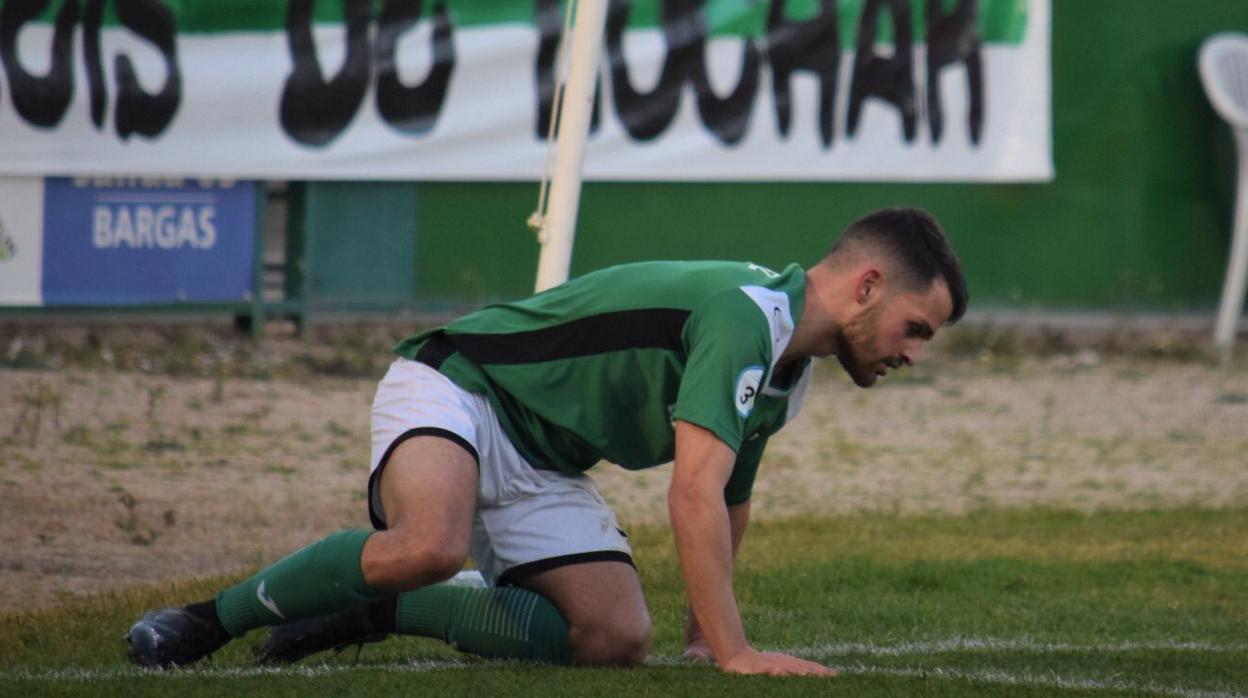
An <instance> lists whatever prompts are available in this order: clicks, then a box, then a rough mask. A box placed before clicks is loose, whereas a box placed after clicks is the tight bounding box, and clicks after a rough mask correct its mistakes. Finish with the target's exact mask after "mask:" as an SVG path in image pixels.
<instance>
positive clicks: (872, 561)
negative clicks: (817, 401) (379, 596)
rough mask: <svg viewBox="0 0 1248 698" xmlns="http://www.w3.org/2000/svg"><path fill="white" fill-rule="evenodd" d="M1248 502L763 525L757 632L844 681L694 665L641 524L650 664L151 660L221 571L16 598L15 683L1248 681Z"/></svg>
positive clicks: (437, 687) (332, 688)
mask: <svg viewBox="0 0 1248 698" xmlns="http://www.w3.org/2000/svg"><path fill="white" fill-rule="evenodd" d="M1245 532H1248V510H1244V509H1220V510H1200V509H1181V510H1168V511H1136V512H1115V513H1109V512H1106V513H1093V514H1085V513H1076V512H1070V511H1050V510H1023V511H981V512H977V513H973V514H970V515H966V516H948V515H941V516H926V517H923V516H916V517H900V518H899V517H895V516H890V515H884V514H854V515H847V516H843V517H837V518H823V519H817V518H793V519H788V520H781V521H766V522H763V523H760V524H758V525H755V526H753V527H752V528H751V531H750V533H749V535H748V536H747V539H746V545H745V547H744V549H743V551H742V558H741V564H740V570H739V572H738V576H737V581H736V585H737V590H738V595H739V597H740V601H741V607H742V612H743V615H744V617H745V622H746V627H747V629H748V631H749V632H750V635H751V637H752V639H753V641H754V642H755V643H756V644H757V645H758V646H760V647H764V648H769V649H777V650H784V651H787V652H792V653H795V654H798V655H801V656H803V657H807V658H810V659H814V660H817V661H820V662H823V663H826V664H828V665H830V666H833V667H836V668H837V669H838V670H839V671H840V676H839V677H838V678H836V679H832V680H821V679H798V678H792V679H772V678H761V677H758V678H755V677H750V678H741V677H728V676H724V675H721V674H718V673H717V672H715V671H714V670H713V669H710V668H708V667H705V666H697V665H692V664H688V663H685V662H682V661H680V660H678V659H677V655H678V654H679V652H680V649H681V647H680V637H679V631H680V628H681V618H682V614H683V597H682V593H683V592H682V585H681V583H680V577H679V571H678V568H677V563H676V559H675V556H674V553H673V547H672V544H671V540H670V534H669V533H668V532H667V531H666V529H665V528H663V527H657V526H651V527H644V528H641V529H639V530H636V531H635V532H634V533H633V540H634V545H635V551H636V557H637V561H638V564H639V566H640V569H641V572H642V578H643V583H644V585H645V587H646V590H647V593H648V598H649V601H650V605H651V612H652V614H653V617H654V620H655V628H656V636H655V645H654V650H653V656H652V659H651V662H650V664H649V665H648V666H647V667H645V668H643V669H640V670H627V671H625V670H588V669H577V670H569V669H559V668H552V667H539V666H531V665H521V664H508V663H486V662H480V661H475V660H472V659H470V658H465V657H461V656H458V655H455V654H454V653H452V652H450V651H449V650H447V649H445V648H443V647H441V646H439V645H437V644H434V643H431V642H428V641H422V640H410V639H391V640H388V641H386V642H384V643H381V644H377V645H370V646H368V647H366V648H364V649H363V650H362V652H360V653H359V654H358V656H357V654H356V652H355V651H354V650H348V651H346V652H344V653H343V654H341V655H337V656H328V657H326V658H324V659H318V658H313V659H311V660H307V661H306V662H305V663H304V664H302V665H299V666H297V667H295V668H291V669H283V670H269V669H263V670H262V669H258V668H256V667H255V666H254V665H253V664H252V663H251V662H250V661H249V649H250V646H252V645H254V644H257V643H258V642H259V639H260V635H259V633H257V634H253V635H251V636H248V637H247V638H245V639H243V640H241V641H238V642H235V643H233V645H231V646H230V647H228V648H226V650H224V651H222V652H220V653H218V655H217V656H216V657H214V658H213V659H212V660H211V661H210V662H206V663H204V664H202V665H200V666H197V667H196V668H194V669H191V670H185V671H178V672H173V673H163V674H162V673H143V672H140V671H138V670H135V669H133V668H131V667H130V666H128V664H127V663H126V662H125V660H124V658H123V649H124V646H123V643H122V641H121V639H120V638H121V636H122V633H123V632H124V630H125V628H126V627H127V625H128V623H129V622H130V621H131V620H132V619H133V618H134V617H136V616H137V615H138V614H139V613H140V612H141V611H142V610H143V609H146V608H150V607H153V606H157V605H161V604H166V603H170V602H174V601H178V602H184V601H185V600H187V599H190V598H196V597H203V596H207V595H209V594H210V593H212V591H213V590H215V589H216V588H217V587H218V586H219V585H220V584H221V583H223V582H225V581H228V580H225V579H204V580H195V581H190V582H184V583H178V584H173V585H165V586H162V587H158V588H150V589H145V590H134V591H128V592H124V593H119V594H113V595H106V596H97V597H93V598H90V599H88V600H85V601H80V602H77V603H74V604H72V605H68V606H63V607H59V608H55V609H52V610H45V611H41V612H37V613H34V614H25V615H21V614H18V615H13V614H10V615H6V616H2V617H0V695H13V696H18V695H89V696H105V695H108V696H116V695H126V696H145V695H168V694H170V693H174V692H177V693H178V694H181V695H190V696H196V695H241V694H251V695H259V694H263V695H308V694H318V695H323V694H342V695H345V694H351V695H388V694H398V693H404V694H413V695H435V696H436V695H520V694H533V693H540V694H541V695H554V696H560V695H576V696H584V695H625V694H643V695H715V696H725V697H727V696H746V695H751V696H752V695H768V696H771V695H803V696H805V695H813V694H839V695H852V696H895V695H925V696H988V695H1016V696H1052V695H1061V696H1077V695H1089V696H1091V695H1095V696H1116V695H1122V696H1140V695H1171V696H1191V697H1197V696H1209V697H1212V696H1235V695H1248V535H1245Z"/></svg>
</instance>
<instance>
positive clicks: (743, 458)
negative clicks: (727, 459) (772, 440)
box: [724, 436, 768, 506]
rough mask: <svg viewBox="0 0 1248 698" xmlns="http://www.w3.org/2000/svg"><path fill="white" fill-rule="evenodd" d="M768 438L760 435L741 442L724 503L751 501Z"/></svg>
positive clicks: (726, 486) (732, 503)
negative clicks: (755, 478) (755, 479)
mask: <svg viewBox="0 0 1248 698" xmlns="http://www.w3.org/2000/svg"><path fill="white" fill-rule="evenodd" d="M767 439H768V437H767V436H759V437H758V438H757V439H753V440H750V441H746V442H745V443H743V444H741V449H740V450H739V451H737V462H736V464H735V465H733V467H732V476H731V477H729V478H728V484H727V485H724V504H727V505H728V506H734V505H737V504H744V503H745V502H748V501H750V495H752V494H753V493H754V477H755V476H756V475H758V464H759V463H760V462H761V461H762V459H763V450H764V449H766V448H767Z"/></svg>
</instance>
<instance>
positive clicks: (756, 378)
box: [733, 366, 763, 417]
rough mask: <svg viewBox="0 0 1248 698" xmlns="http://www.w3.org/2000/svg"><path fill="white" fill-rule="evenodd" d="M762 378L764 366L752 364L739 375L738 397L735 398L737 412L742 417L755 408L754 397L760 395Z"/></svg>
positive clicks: (734, 405) (734, 404) (734, 403)
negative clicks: (759, 387) (759, 386)
mask: <svg viewBox="0 0 1248 698" xmlns="http://www.w3.org/2000/svg"><path fill="white" fill-rule="evenodd" d="M762 380H763V367H762V366H750V367H749V368H747V369H745V370H744V371H742V372H741V374H740V375H739V376H737V390H736V398H735V399H734V400H733V407H736V408H737V414H739V415H741V416H742V417H748V416H749V415H750V411H751V410H753V409H754V399H755V398H757V397H758V385H759V383H761V382H762Z"/></svg>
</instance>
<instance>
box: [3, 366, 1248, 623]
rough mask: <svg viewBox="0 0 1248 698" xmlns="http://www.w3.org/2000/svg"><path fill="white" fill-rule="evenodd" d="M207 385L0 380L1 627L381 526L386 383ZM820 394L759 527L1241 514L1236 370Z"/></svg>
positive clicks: (629, 515) (651, 504) (834, 378)
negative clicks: (376, 411)
mask: <svg viewBox="0 0 1248 698" xmlns="http://www.w3.org/2000/svg"><path fill="white" fill-rule="evenodd" d="M379 363H380V362H379ZM206 372H207V373H209V374H211V375H207V376H204V377H196V376H181V377H179V376H169V375H148V374H144V373H141V372H138V371H134V370H125V371H119V370H116V369H114V368H108V367H91V368H61V369H59V370H56V371H51V370H27V369H10V370H0V511H2V512H3V515H2V516H0V580H3V583H2V584H0V612H2V611H5V610H11V609H17V608H19V607H20V608H31V607H32V606H40V605H50V604H54V603H56V602H58V601H60V600H62V599H65V598H69V597H73V596H76V595H80V594H86V593H92V592H97V591H101V590H106V589H111V588H118V587H124V586H132V585H136V584H143V583H153V582H159V581H165V580H170V579H176V578H184V577H190V576H199V575H208V574H220V573H230V572H236V571H238V570H240V569H242V568H245V567H248V566H253V565H256V564H259V563H261V562H264V561H268V560H272V559H274V558H276V557H277V556H280V555H282V554H284V553H286V552H288V551H290V550H292V549H294V548H296V547H298V546H300V545H303V544H306V543H308V542H310V541H312V540H314V539H316V538H318V537H320V536H322V535H324V534H325V533H328V532H330V531H333V530H335V529H338V528H341V527H344V526H357V525H367V514H366V507H365V502H364V485H365V481H366V477H367V460H368V409H369V404H370V402H371V399H372V394H373V391H374V389H375V380H376V378H375V377H372V376H370V377H354V378H333V377H326V376H321V375H309V374H303V375H295V376H284V375H281V374H280V373H279V374H276V375H274V376H270V377H268V378H266V379H263V380H261V379H255V378H238V377H228V376H224V375H221V374H220V373H217V374H212V372H211V370H207V369H206ZM817 376H818V378H817V381H816V384H815V385H814V387H813V388H812V390H811V393H810V396H809V398H808V402H807V405H806V409H805V410H804V411H803V413H802V414H801V416H800V417H799V419H798V420H797V421H796V422H794V423H793V424H792V425H790V426H789V427H788V428H786V429H785V430H784V431H783V432H781V434H779V435H778V436H777V437H775V438H774V439H773V443H772V444H771V445H770V447H769V449H768V455H767V457H766V459H765V461H764V465H763V468H762V470H761V471H760V476H759V482H758V484H757V487H756V495H755V500H754V501H755V508H754V511H755V512H756V513H755V515H756V516H758V517H777V516H787V515H792V514H796V513H835V512H850V511H859V510H887V511H896V512H899V513H902V514H906V513H917V512H965V511H968V510H973V509H976V508H983V507H1020V506H1054V507H1070V508H1078V509H1095V508H1155V507H1171V506H1185V505H1199V506H1208V507H1223V506H1244V505H1248V370H1246V369H1245V368H1244V367H1243V366H1240V367H1238V368H1234V369H1220V368H1217V367H1214V366H1213V365H1210V364H1206V363H1201V362H1191V361H1187V362H1181V361H1149V360H1141V359H1138V358H1132V359H1109V360H1104V359H1102V358H1101V357H1100V356H1099V355H1095V354H1088V353H1084V354H1077V355H1075V356H1073V357H1072V356H1069V355H1062V356H1057V357H1055V358H1047V359H1027V358H1022V359H1018V358H1009V359H1008V360H1000V359H993V360H988V359H985V360H984V361H965V360H964V361H951V360H943V361H940V360H938V361H935V362H933V363H932V364H929V365H927V366H925V367H922V368H920V369H916V370H915V371H912V372H910V373H909V374H903V375H899V376H897V377H896V378H891V379H890V380H889V381H888V382H887V384H886V385H882V386H880V387H879V388H876V389H873V390H870V391H862V390H859V389H857V388H854V387H853V386H852V384H850V383H849V382H848V380H846V379H845V378H844V377H843V375H842V374H841V372H840V370H839V368H838V367H837V366H836V365H835V364H834V363H824V364H822V365H821V366H819V370H818V372H817ZM378 377H379V374H378ZM593 474H594V476H595V478H596V479H597V480H598V482H599V484H600V485H601V487H602V489H603V491H604V492H605V494H606V495H607V497H608V499H609V500H611V502H612V503H613V504H614V505H615V506H616V507H617V511H618V513H619V515H620V518H621V519H622V520H623V522H624V523H625V524H626V525H637V524H642V523H652V522H661V521H663V520H664V519H665V517H666V503H665V500H664V495H665V491H666V486H667V479H668V476H669V474H670V466H665V467H662V468H657V469H654V470H651V471H646V472H642V473H630V472H626V471H623V470H621V469H619V468H615V467H612V466H610V465H605V464H604V465H601V466H599V467H598V468H596V469H595V470H594V471H593Z"/></svg>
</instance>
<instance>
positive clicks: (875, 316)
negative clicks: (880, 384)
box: [836, 305, 883, 388]
mask: <svg viewBox="0 0 1248 698" xmlns="http://www.w3.org/2000/svg"><path fill="white" fill-rule="evenodd" d="M879 318H880V306H878V305H876V306H872V307H870V308H867V309H866V310H864V311H863V312H862V313H861V314H860V315H858V317H856V318H854V319H853V320H852V321H850V322H849V323H846V325H845V326H844V327H843V328H841V331H840V336H839V337H838V340H839V346H840V351H838V352H837V355H836V358H837V360H838V361H840V363H841V367H842V368H844V369H845V372H846V373H848V374H849V377H850V378H851V379H853V381H854V384H855V385H857V386H858V387H860V388H870V387H871V386H873V385H875V381H876V379H877V378H878V377H879V375H878V374H877V373H876V370H877V368H878V367H879V363H880V359H881V357H882V356H883V352H882V351H881V350H880V344H879Z"/></svg>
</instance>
